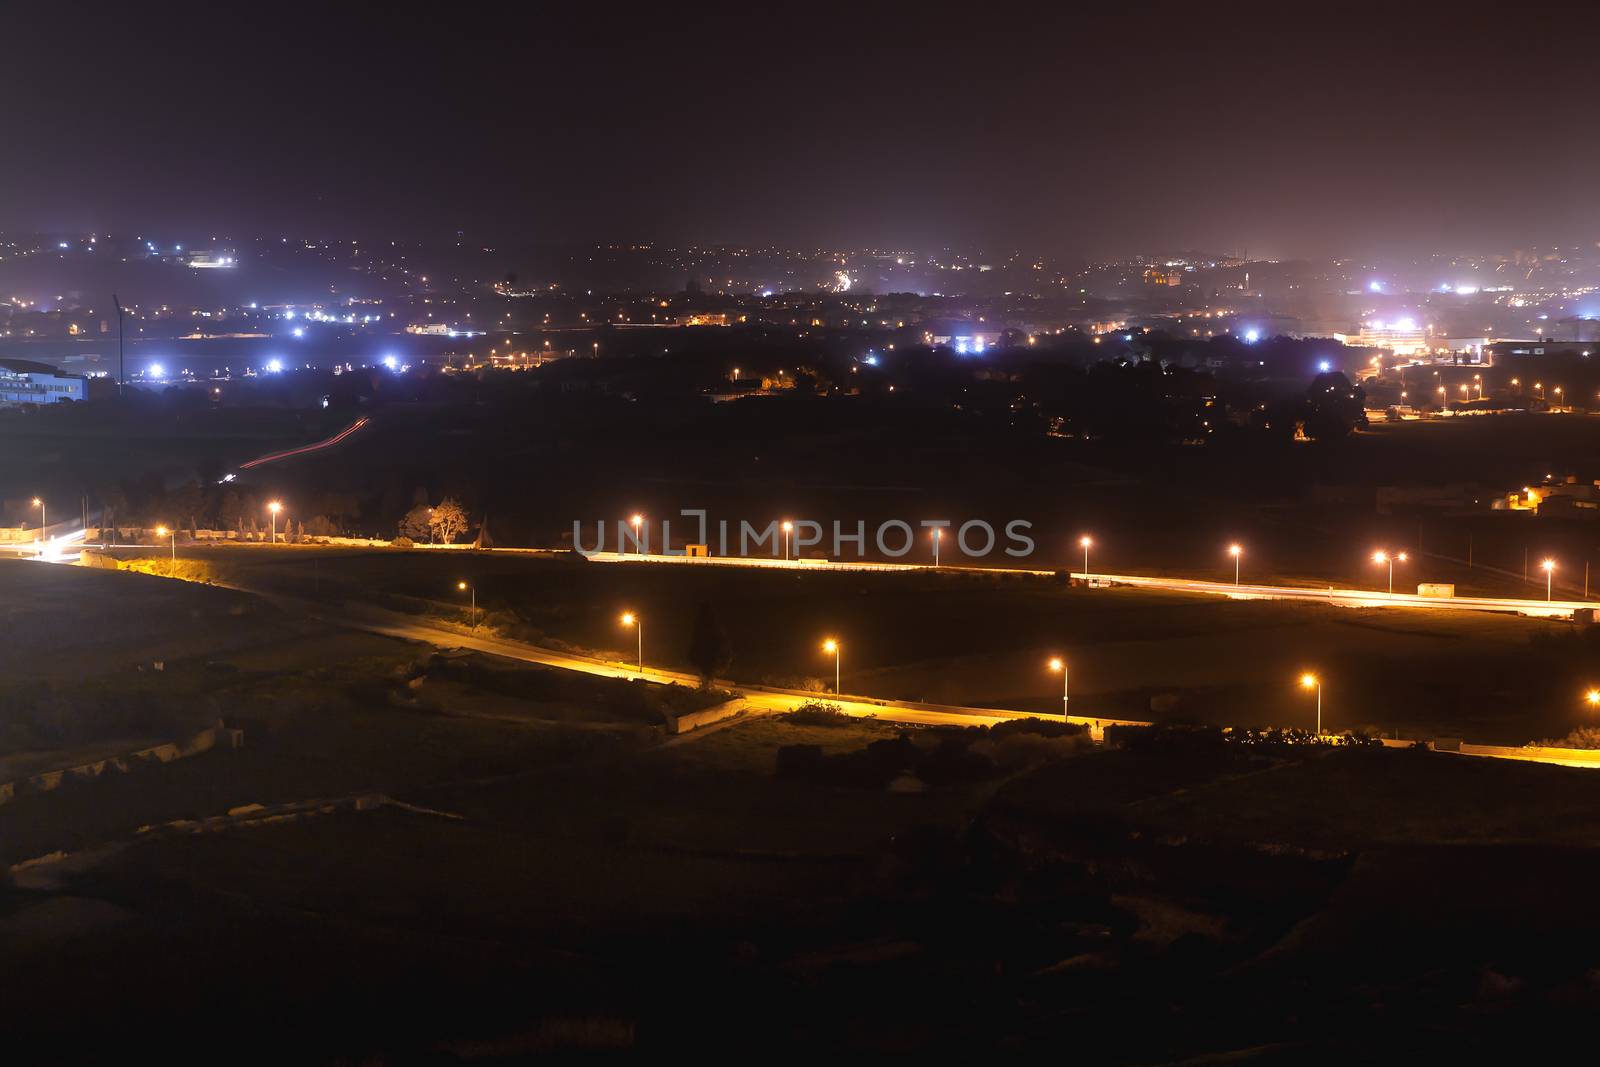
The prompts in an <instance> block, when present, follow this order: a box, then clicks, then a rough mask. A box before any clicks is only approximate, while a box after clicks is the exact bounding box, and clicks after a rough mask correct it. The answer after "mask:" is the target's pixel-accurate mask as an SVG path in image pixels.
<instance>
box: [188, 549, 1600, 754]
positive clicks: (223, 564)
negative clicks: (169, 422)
mask: <svg viewBox="0 0 1600 1067" xmlns="http://www.w3.org/2000/svg"><path fill="white" fill-rule="evenodd" d="M189 556H190V559H191V562H190V563H188V564H186V565H187V566H191V567H207V568H211V569H213V570H214V571H215V572H216V573H217V574H218V575H219V576H220V577H221V578H223V579H224V580H228V581H235V582H238V583H240V584H244V585H249V586H252V587H260V588H266V589H275V590H281V591H286V592H293V593H295V594H297V595H304V596H310V597H316V598H320V599H323V600H329V601H336V600H339V599H342V598H350V599H359V600H370V601H375V602H378V603H386V604H390V605H392V606H397V607H401V608H405V609H408V610H413V611H417V610H422V611H430V612H434V613H438V614H442V615H446V616H455V615H459V616H461V617H462V618H463V619H464V614H465V613H464V611H463V610H462V608H463V605H462V604H461V603H460V602H459V596H460V594H458V593H456V591H455V588H454V586H455V582H456V581H457V580H458V579H466V580H470V581H472V582H473V583H474V584H475V585H476V586H477V588H478V591H479V592H478V595H479V606H480V608H481V609H483V610H485V611H486V612H487V613H488V619H489V621H490V622H491V623H492V624H495V625H499V626H502V627H504V628H506V629H507V631H508V632H511V633H517V634H521V635H523V636H526V637H529V638H530V639H535V640H538V639H554V640H556V641H559V642H563V643H567V644H571V645H574V646H577V647H580V648H588V649H594V650H601V651H604V652H606V653H607V654H609V655H614V656H617V657H618V658H626V657H629V656H630V655H631V653H632V647H631V633H632V632H631V631H626V630H624V629H623V628H622V627H620V626H619V625H618V623H617V616H618V615H619V614H620V613H621V612H622V611H624V610H632V611H636V612H639V613H640V614H641V615H642V617H643V618H644V619H645V620H646V634H645V642H646V653H645V654H646V658H647V659H649V660H650V661H651V662H653V663H657V664H661V665H664V666H670V667H676V668H682V669H687V668H688V666H689V665H688V663H687V659H686V650H687V640H688V634H689V631H690V627H691V625H692V622H693V619H694V616H695V613H696V611H697V609H698V607H699V605H701V604H702V603H704V604H708V605H710V606H711V607H712V608H713V609H714V610H715V612H716V614H717V616H718V618H719V619H720V620H721V621H722V622H723V625H724V626H725V627H726V629H727V630H728V631H729V633H730V637H731V644H732V647H733V653H734V660H733V666H732V667H731V668H730V671H729V673H730V675H731V676H732V677H734V678H737V679H739V680H742V681H748V682H771V683H778V684H791V685H803V684H811V685H819V686H820V685H823V684H826V683H831V678H828V677H827V675H828V674H829V673H830V671H829V669H828V668H829V667H830V666H831V663H830V662H829V660H828V657H826V656H825V655H824V654H823V653H822V652H821V651H820V648H819V647H818V646H819V643H820V641H821V640H822V638H823V637H824V636H829V635H831V636H835V637H837V638H838V639H839V640H841V641H842V642H843V646H844V655H843V673H844V676H845V688H846V690H847V691H851V692H858V693H866V694H870V695H874V696H882V697H893V698H900V699H912V700H926V701H935V702H941V703H953V704H968V705H980V706H994V707H1007V708H1016V709H1020V710H1030V711H1039V712H1051V711H1057V710H1059V708H1060V706H1061V705H1060V690H1059V688H1058V682H1059V675H1053V674H1051V673H1049V672H1048V671H1046V670H1045V661H1046V659H1047V658H1048V657H1050V656H1052V655H1057V654H1061V655H1064V656H1066V657H1067V659H1068V661H1069V662H1070V664H1071V666H1072V670H1073V674H1072V678H1071V693H1072V697H1073V709H1074V711H1075V712H1076V713H1079V714H1101V715H1106V716H1109V717H1122V718H1137V719H1149V718H1157V719H1170V720H1190V721H1207V722H1214V723H1221V724H1230V725H1248V726H1264V725H1302V726H1309V725H1310V724H1311V723H1312V722H1313V720H1314V713H1315V708H1314V703H1313V701H1312V700H1311V699H1310V698H1309V697H1308V695H1307V694H1306V693H1304V692H1303V691H1301V690H1300V689H1298V688H1297V687H1296V685H1295V681H1296V679H1297V678H1298V677H1299V675H1300V673H1301V672H1302V671H1305V670H1308V669H1309V670H1316V671H1318V672H1319V673H1320V674H1321V675H1322V676H1323V678H1324V679H1325V682H1326V685H1325V691H1324V708H1323V712H1324V723H1325V725H1327V726H1329V727H1331V728H1333V729H1364V730H1368V731H1374V732H1381V733H1384V734H1387V735H1395V734H1398V735H1400V736H1422V737H1431V736H1435V735H1440V734H1444V735H1450V736H1464V737H1467V738H1469V739H1471V740H1474V741H1481V742H1485V743H1508V744H1521V743H1524V742H1527V741H1531V740H1536V739H1542V738H1549V737H1560V736H1564V735H1565V734H1567V733H1568V732H1569V731H1571V730H1572V729H1573V728H1574V727H1575V726H1577V725H1580V724H1583V723H1585V722H1587V719H1586V718H1584V716H1583V715H1582V713H1581V711H1580V699H1579V698H1580V697H1581V694H1582V692H1583V691H1584V689H1585V688H1586V687H1587V686H1589V685H1590V684H1594V683H1596V682H1597V681H1600V677H1597V676H1596V675H1595V674H1594V671H1593V668H1592V665H1591V664H1592V653H1593V651H1594V649H1595V642H1594V640H1593V639H1592V638H1591V636H1590V632H1589V631H1587V630H1584V629H1582V628H1579V627H1575V626H1574V625H1573V624H1570V623H1565V622H1550V621H1535V620H1529V619H1523V618H1518V617H1515V616H1503V615H1480V614H1471V613H1464V612H1450V611H1433V612H1420V611H1408V612H1396V611H1383V610H1378V609H1349V608H1338V607H1329V606H1323V605H1316V604H1296V603H1274V602H1253V603H1235V602H1230V601H1227V600H1224V599H1218V598H1200V597H1189V596H1179V595H1174V594H1165V593H1159V592H1148V591H1137V590H1130V589H1113V590H1083V589H1076V588H1069V587H1067V586H1066V585H1065V584H1063V583H1061V582H1059V581H1054V580H1051V579H1048V578H1027V577H1010V578H1005V577H1000V578H997V577H986V576H970V575H958V574H952V573H946V574H921V573H908V574H837V573H836V574H806V575H796V574H792V573H784V572H762V571H741V570H737V569H733V568H705V569H697V568H688V567H674V566H663V565H650V564H589V563H584V562H582V561H580V560H576V559H571V558H556V557H528V556H513V555H493V554H480V553H471V554H449V555H446V554H444V553H433V554H429V553H424V552H409V553H406V552H399V551H391V550H379V551H367V552H362V551H330V550H326V549H321V550H319V549H316V548H311V547H306V548H278V549H273V548H271V547H261V546H248V547H232V548H211V549H198V550H195V551H194V552H192V553H190V554H189Z"/></svg>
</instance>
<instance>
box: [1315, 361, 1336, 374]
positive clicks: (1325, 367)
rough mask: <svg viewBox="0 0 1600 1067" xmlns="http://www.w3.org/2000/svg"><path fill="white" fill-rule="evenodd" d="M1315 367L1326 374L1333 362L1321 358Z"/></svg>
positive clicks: (1331, 367)
mask: <svg viewBox="0 0 1600 1067" xmlns="http://www.w3.org/2000/svg"><path fill="white" fill-rule="evenodd" d="M1317 369H1318V370H1319V371H1321V372H1322V373H1323V374H1327V373H1328V372H1329V371H1331V370H1332V369H1333V364H1332V363H1329V362H1328V361H1327V360H1323V361H1322V362H1321V363H1318V364H1317Z"/></svg>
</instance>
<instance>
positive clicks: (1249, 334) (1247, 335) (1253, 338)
mask: <svg viewBox="0 0 1600 1067" xmlns="http://www.w3.org/2000/svg"><path fill="white" fill-rule="evenodd" d="M1259 340H1261V331H1260V330H1258V329H1255V328H1254V327H1251V328H1250V329H1248V330H1246V331H1245V332H1244V343H1245V344H1247V345H1253V344H1255V343H1256V342H1257V341H1259Z"/></svg>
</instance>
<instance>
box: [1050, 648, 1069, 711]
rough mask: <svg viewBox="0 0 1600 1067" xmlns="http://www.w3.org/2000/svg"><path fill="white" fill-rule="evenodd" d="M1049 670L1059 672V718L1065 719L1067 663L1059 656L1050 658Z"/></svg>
mask: <svg viewBox="0 0 1600 1067" xmlns="http://www.w3.org/2000/svg"><path fill="white" fill-rule="evenodd" d="M1050 669H1051V670H1053V671H1060V672H1061V717H1062V718H1063V719H1065V718H1066V717H1067V675H1068V671H1067V661H1066V660H1064V659H1062V658H1061V657H1060V656H1052V657H1050Z"/></svg>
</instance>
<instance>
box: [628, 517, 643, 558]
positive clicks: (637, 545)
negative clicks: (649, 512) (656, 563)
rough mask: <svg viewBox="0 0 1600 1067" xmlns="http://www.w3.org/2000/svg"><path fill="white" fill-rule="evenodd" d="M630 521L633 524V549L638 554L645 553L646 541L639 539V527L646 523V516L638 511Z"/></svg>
mask: <svg viewBox="0 0 1600 1067" xmlns="http://www.w3.org/2000/svg"><path fill="white" fill-rule="evenodd" d="M628 521H629V522H630V523H632V524H633V551H634V553H635V554H636V555H642V554H643V553H644V542H643V541H641V540H640V539H639V529H640V527H642V526H643V525H644V516H643V515H640V514H639V513H638V512H637V511H636V512H634V513H633V517H632V518H631V519H629V520H628Z"/></svg>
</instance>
